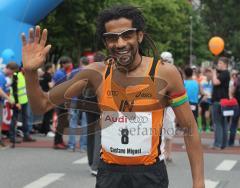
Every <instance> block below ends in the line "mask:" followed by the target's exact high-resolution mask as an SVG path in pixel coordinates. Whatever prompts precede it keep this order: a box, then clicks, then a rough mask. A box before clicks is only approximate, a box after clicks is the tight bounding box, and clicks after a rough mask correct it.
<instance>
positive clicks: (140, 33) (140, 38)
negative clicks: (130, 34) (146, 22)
mask: <svg viewBox="0 0 240 188" xmlns="http://www.w3.org/2000/svg"><path fill="white" fill-rule="evenodd" d="M143 36H144V33H143V32H142V31H138V33H137V38H138V43H139V44H141V43H142V41H143Z"/></svg>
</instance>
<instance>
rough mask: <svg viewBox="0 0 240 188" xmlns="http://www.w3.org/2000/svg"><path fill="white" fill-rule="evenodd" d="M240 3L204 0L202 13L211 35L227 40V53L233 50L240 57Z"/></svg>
mask: <svg viewBox="0 0 240 188" xmlns="http://www.w3.org/2000/svg"><path fill="white" fill-rule="evenodd" d="M239 9H240V4H239V2H238V1H236V0H228V1H224V0H218V1H217V0H212V1H207V0H203V1H202V11H201V15H202V17H203V20H204V22H205V24H206V26H207V30H208V31H209V32H210V33H211V36H215V35H218V36H220V37H222V38H223V39H224V41H225V54H226V52H228V51H231V52H232V54H227V55H233V56H234V57H235V58H236V59H237V60H238V61H239V59H240V54H239V51H240V45H239V44H240V34H239V30H240V17H239V16H238V15H239Z"/></svg>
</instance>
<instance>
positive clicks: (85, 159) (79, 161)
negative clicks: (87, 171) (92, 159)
mask: <svg viewBox="0 0 240 188" xmlns="http://www.w3.org/2000/svg"><path fill="white" fill-rule="evenodd" d="M87 163H88V158H87V157H83V158H81V159H79V160H77V161H74V162H73V164H87Z"/></svg>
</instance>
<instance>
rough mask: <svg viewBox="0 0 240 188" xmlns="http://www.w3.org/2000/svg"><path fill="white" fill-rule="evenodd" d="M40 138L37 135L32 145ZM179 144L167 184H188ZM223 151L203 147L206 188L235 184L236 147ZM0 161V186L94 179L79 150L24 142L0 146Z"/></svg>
mask: <svg viewBox="0 0 240 188" xmlns="http://www.w3.org/2000/svg"><path fill="white" fill-rule="evenodd" d="M42 142H43V141H42ZM42 142H41V138H38V142H37V143H35V145H37V144H40V145H41V143H42ZM209 142H211V139H209V138H205V139H204V140H203V144H205V145H208V144H209ZM182 145H183V144H182V139H181V138H176V139H175V147H174V148H175V149H174V150H175V152H174V153H173V158H174V162H173V163H172V164H169V165H167V168H168V173H169V179H170V186H169V188H191V172H190V169H189V168H190V167H189V163H188V160H187V155H186V152H185V151H184V149H180V148H182ZM41 146H43V144H42V145H41ZM208 151H209V152H208ZM226 151H227V150H226ZM226 151H225V152H224V151H212V150H206V153H205V154H204V159H205V181H206V188H236V187H238V185H239V174H240V158H239V151H240V147H239V146H238V147H235V148H233V149H232V150H229V151H234V152H231V153H232V154H230V153H229V152H226ZM0 161H1V162H0V169H1V170H0V182H1V183H0V187H1V188H43V187H46V188H67V187H71V188H92V187H94V185H95V181H96V180H95V177H93V176H91V175H90V173H89V168H88V165H87V158H86V154H85V153H80V152H79V151H76V152H70V151H60V150H53V149H52V148H49V147H30V145H27V144H26V145H25V146H24V145H21V147H19V146H18V147H16V148H15V149H12V148H6V149H0Z"/></svg>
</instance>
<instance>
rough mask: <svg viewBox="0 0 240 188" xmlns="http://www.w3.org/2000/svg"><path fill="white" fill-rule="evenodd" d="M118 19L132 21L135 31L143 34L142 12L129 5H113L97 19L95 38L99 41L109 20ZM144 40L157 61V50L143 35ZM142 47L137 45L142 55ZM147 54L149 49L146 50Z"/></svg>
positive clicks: (147, 37)
mask: <svg viewBox="0 0 240 188" xmlns="http://www.w3.org/2000/svg"><path fill="white" fill-rule="evenodd" d="M120 18H127V19H129V20H132V26H133V27H134V28H136V29H137V31H142V32H144V33H145V20H144V16H143V14H142V12H141V11H140V9H139V8H138V7H134V6H131V5H115V6H113V7H111V8H108V9H105V10H103V11H102V12H101V13H100V14H99V15H98V18H97V37H98V39H99V40H101V38H102V35H103V33H105V32H106V28H105V24H106V23H107V22H109V21H111V20H117V19H120ZM144 40H145V41H146V42H147V46H148V47H150V48H151V49H152V51H153V54H154V58H158V59H159V53H158V50H157V48H156V46H155V44H154V42H153V40H152V39H151V38H150V37H149V36H148V35H147V34H146V33H145V35H144ZM142 46H143V45H140V44H139V53H140V54H141V55H145V54H144V49H143V47H142ZM148 54H149V49H148Z"/></svg>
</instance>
